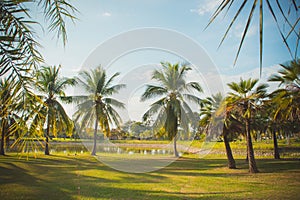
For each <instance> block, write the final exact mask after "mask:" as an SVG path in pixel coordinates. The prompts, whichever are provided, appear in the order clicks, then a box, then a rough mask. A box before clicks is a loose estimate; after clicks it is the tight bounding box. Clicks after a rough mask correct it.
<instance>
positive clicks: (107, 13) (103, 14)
mask: <svg viewBox="0 0 300 200" xmlns="http://www.w3.org/2000/svg"><path fill="white" fill-rule="evenodd" d="M111 15H112V14H111V13H110V12H104V13H102V16H103V17H110V16H111Z"/></svg>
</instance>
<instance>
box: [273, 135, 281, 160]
mask: <svg viewBox="0 0 300 200" xmlns="http://www.w3.org/2000/svg"><path fill="white" fill-rule="evenodd" d="M272 133H273V143H274V159H280V154H279V149H278V143H277V137H276V130H275V129H274V130H272Z"/></svg>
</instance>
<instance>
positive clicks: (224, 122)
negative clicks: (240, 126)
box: [200, 93, 237, 169]
mask: <svg viewBox="0 0 300 200" xmlns="http://www.w3.org/2000/svg"><path fill="white" fill-rule="evenodd" d="M200 118H201V119H200V125H201V126H203V127H205V129H206V134H207V135H211V134H214V135H216V136H222V137H223V141H224V145H225V149H226V155H227V160H228V168H229V169H236V165H235V160H234V158H233V155H232V150H231V147H230V142H229V136H230V132H233V131H234V130H235V129H236V127H237V126H235V125H234V124H235V120H234V119H232V118H231V117H230V112H227V106H226V99H225V98H224V97H223V96H222V94H221V93H217V94H215V95H212V96H211V97H207V98H206V99H204V100H203V101H202V107H201V109H200ZM212 132H215V133H212Z"/></svg>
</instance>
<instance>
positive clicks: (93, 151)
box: [91, 117, 98, 156]
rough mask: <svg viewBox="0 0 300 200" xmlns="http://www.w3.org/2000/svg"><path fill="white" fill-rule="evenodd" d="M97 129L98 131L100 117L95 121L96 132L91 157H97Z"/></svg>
mask: <svg viewBox="0 0 300 200" xmlns="http://www.w3.org/2000/svg"><path fill="white" fill-rule="evenodd" d="M97 129H98V117H96V120H95V130H94V145H93V150H92V153H91V155H92V156H95V155H96V152H97Z"/></svg>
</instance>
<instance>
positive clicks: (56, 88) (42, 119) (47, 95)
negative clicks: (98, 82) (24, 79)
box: [30, 66, 76, 155]
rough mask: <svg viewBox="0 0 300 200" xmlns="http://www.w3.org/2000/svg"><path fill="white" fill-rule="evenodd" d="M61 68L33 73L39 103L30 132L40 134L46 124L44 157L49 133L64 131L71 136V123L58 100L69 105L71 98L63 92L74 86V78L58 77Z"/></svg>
mask: <svg viewBox="0 0 300 200" xmlns="http://www.w3.org/2000/svg"><path fill="white" fill-rule="evenodd" d="M60 68H61V66H59V67H56V66H53V67H41V68H40V69H39V70H37V71H36V73H35V78H36V83H35V89H36V90H37V92H38V93H39V94H38V97H39V99H40V102H37V103H38V105H37V106H36V112H35V116H34V117H33V120H32V124H31V127H30V132H31V133H32V132H38V131H39V132H40V133H41V132H42V133H43V127H44V125H45V124H46V132H45V134H44V135H45V138H46V140H45V155H49V154H50V153H49V137H50V133H51V134H52V135H54V136H55V135H56V134H57V132H58V131H62V130H64V131H66V133H68V134H72V131H73V122H72V120H71V119H70V118H69V116H68V115H67V113H66V111H65V109H64V107H63V106H62V104H61V103H60V102H59V100H61V101H63V102H66V103H70V100H71V98H70V97H67V96H66V94H65V92H64V90H65V89H66V87H68V86H74V85H75V84H76V81H75V79H74V78H65V77H60V75H59V70H60Z"/></svg>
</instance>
